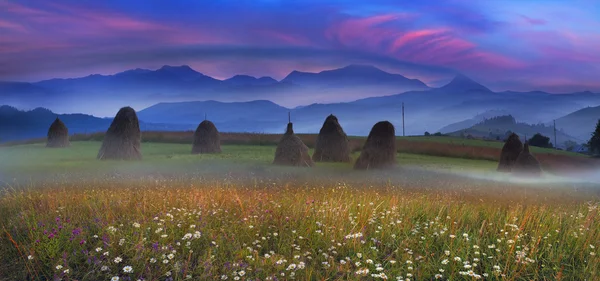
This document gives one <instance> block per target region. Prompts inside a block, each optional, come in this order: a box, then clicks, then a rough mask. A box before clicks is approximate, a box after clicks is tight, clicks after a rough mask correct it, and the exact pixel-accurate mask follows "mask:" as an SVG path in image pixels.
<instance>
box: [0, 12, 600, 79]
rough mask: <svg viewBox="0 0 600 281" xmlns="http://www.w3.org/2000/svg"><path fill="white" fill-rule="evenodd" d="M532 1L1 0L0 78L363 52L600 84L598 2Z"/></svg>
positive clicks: (205, 66)
mask: <svg viewBox="0 0 600 281" xmlns="http://www.w3.org/2000/svg"><path fill="white" fill-rule="evenodd" d="M534 3H535V1H534V0H529V1H513V0H508V1H503V2H502V4H501V3H500V2H497V1H486V2H485V3H484V2H481V3H477V4H475V3H473V2H468V1H466V0H451V1H446V2H443V3H440V2H439V1H433V0H424V1H418V2H417V1H401V2H400V1H392V0H373V1H369V3H364V1H340V0H325V1H312V0H307V1H302V2H301V3H300V2H290V1H277V0H273V1H232V0H224V1H211V2H204V1H203V3H196V2H183V1H181V2H180V1H174V2H173V3H168V4H167V3H161V2H152V1H151V2H148V1H138V0H132V1H127V2H124V1H113V0H108V1H98V2H81V1H71V0H64V1H55V2H47V1H42V0H29V1H1V2H0V69H2V70H1V71H0V80H21V81H32V80H36V79H45V78H51V77H68V76H85V75H87V74H91V73H104V74H107V73H111V72H118V71H122V70H125V69H127V68H135V67H149V68H155V67H158V66H159V65H162V64H183V63H185V64H190V65H194V66H195V68H197V69H199V70H202V71H203V72H205V73H206V74H209V75H215V76H219V77H227V76H232V75H234V74H237V73H245V74H252V75H273V76H275V77H277V78H282V77H283V76H284V75H285V74H286V73H289V72H290V71H292V70H294V69H298V70H320V69H324V68H332V67H339V66H344V65H347V64H350V63H357V62H358V63H370V64H374V65H376V66H378V67H381V68H384V69H386V70H388V71H392V72H398V73H402V74H404V75H406V76H408V77H411V78H420V79H423V80H424V81H426V82H428V83H430V84H432V85H434V86H435V85H436V83H440V81H443V80H444V79H448V77H446V76H448V75H449V73H455V72H456V71H459V72H463V73H465V74H467V75H469V76H472V77H474V78H476V79H478V80H480V81H481V82H483V83H484V84H490V85H492V88H494V89H495V90H506V89H512V88H513V87H517V88H519V90H534V89H542V90H544V89H556V88H557V87H560V88H565V89H566V88H569V89H573V90H584V89H592V90H600V82H596V80H597V79H596V78H595V77H597V76H598V74H599V73H598V71H600V70H599V69H598V67H596V66H594V64H596V65H597V63H598V62H600V56H599V55H597V52H596V51H595V50H598V49H599V48H598V47H600V38H599V37H598V36H597V35H596V34H595V33H594V32H593V31H591V30H593V29H591V28H592V27H600V20H598V19H597V18H596V17H595V16H594V11H595V10H594V9H592V8H591V7H587V6H586V5H587V4H586V3H587V2H581V1H576V4H571V5H569V4H561V2H552V3H549V4H548V5H544V7H542V8H540V9H531V7H532V5H534ZM561 5H562V6H561ZM567 5H568V6H567ZM577 5H579V6H577ZM563 6H564V7H563ZM561 8H565V9H564V11H565V17H567V18H569V19H570V22H569V23H568V24H564V25H560V21H559V20H558V19H559V18H558V17H559V16H560V15H558V14H557V11H561ZM527 11H533V12H532V13H529V12H527ZM578 23H581V25H579V24H578ZM583 25H585V26H587V27H590V28H586V27H582V26H583ZM524 79H525V81H524ZM498 81H504V82H502V83H498ZM511 81H514V82H511ZM557 83H559V84H560V85H557ZM561 85H562V86H561ZM577 85H581V86H577Z"/></svg>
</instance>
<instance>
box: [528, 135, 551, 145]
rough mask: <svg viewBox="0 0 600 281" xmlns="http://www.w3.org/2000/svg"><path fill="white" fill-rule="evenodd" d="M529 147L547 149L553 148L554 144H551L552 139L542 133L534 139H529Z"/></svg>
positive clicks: (534, 136)
mask: <svg viewBox="0 0 600 281" xmlns="http://www.w3.org/2000/svg"><path fill="white" fill-rule="evenodd" d="M529 145H532V146H537V147H547V148H551V147H552V143H550V138H549V137H546V136H544V135H542V134H540V133H537V134H535V135H533V137H531V138H530V139H529Z"/></svg>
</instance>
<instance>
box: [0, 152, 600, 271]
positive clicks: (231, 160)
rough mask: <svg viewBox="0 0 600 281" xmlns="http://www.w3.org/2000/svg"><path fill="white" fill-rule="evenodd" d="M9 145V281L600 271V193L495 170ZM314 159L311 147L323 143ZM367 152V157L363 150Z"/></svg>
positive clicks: (5, 233) (3, 170)
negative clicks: (129, 154)
mask: <svg viewBox="0 0 600 281" xmlns="http://www.w3.org/2000/svg"><path fill="white" fill-rule="evenodd" d="M99 147H100V142H93V141H89V142H73V143H72V147H70V148H67V149H47V148H45V147H44V146H43V145H41V144H32V145H20V146H11V147H2V148H0V177H2V181H3V182H4V187H3V188H0V280H59V279H60V280H82V281H83V280H119V281H121V280H160V281H163V280H405V281H406V280H408V281H415V280H597V276H599V275H600V272H599V268H600V258H599V257H598V255H597V247H600V242H599V241H600V224H598V219H599V218H600V213H599V210H600V208H599V207H600V189H599V188H598V186H597V185H596V184H589V183H577V182H571V181H565V180H564V179H561V178H557V177H553V176H550V175H546V176H545V177H544V178H542V179H535V180H528V179H517V178H513V177H511V176H510V175H505V174H498V173H496V172H495V168H496V163H495V162H493V161H485V160H469V159H463V158H448V157H436V156H425V155H415V154H402V153H399V154H398V155H397V157H398V164H399V165H398V167H396V168H395V169H391V170H386V171H354V170H353V169H352V164H351V163H342V164H339V163H338V164H331V163H317V165H316V166H315V167H313V168H292V167H277V166H274V165H271V162H272V160H273V156H274V152H275V146H268V145H265V146H252V145H224V146H222V149H223V153H221V154H216V155H191V154H190V150H191V147H190V145H188V144H165V143H151V142H144V143H142V152H143V155H144V159H143V160H142V161H99V160H96V159H95V158H96V153H97V151H98V149H99ZM311 153H312V151H311ZM357 156H358V154H354V155H353V157H354V158H356V157H357Z"/></svg>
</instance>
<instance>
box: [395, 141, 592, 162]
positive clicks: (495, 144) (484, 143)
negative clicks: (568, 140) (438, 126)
mask: <svg viewBox="0 0 600 281" xmlns="http://www.w3.org/2000/svg"><path fill="white" fill-rule="evenodd" d="M397 138H398V139H399V140H407V141H414V142H437V143H443V144H454V145H461V146H474V147H493V148H498V149H501V148H502V146H504V142H502V141H495V140H481V139H463V138H458V137H446V136H439V137H437V136H427V137H426V136H410V137H397ZM530 149H531V152H533V153H550V154H559V155H568V156H576V157H585V154H580V153H575V152H570V151H565V150H557V149H553V148H542V147H536V146H531V147H530Z"/></svg>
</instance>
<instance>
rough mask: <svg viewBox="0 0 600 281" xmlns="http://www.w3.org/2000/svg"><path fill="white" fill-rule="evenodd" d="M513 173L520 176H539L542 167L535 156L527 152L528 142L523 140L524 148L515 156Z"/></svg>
mask: <svg viewBox="0 0 600 281" xmlns="http://www.w3.org/2000/svg"><path fill="white" fill-rule="evenodd" d="M512 172H513V174H515V175H521V176H530V177H539V176H541V175H542V167H541V166H540V162H538V160H537V159H535V156H533V154H531V153H530V152H529V144H528V143H527V142H525V148H524V149H523V151H522V152H521V153H520V154H519V157H517V160H516V161H515V165H514V166H513V169H512Z"/></svg>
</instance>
